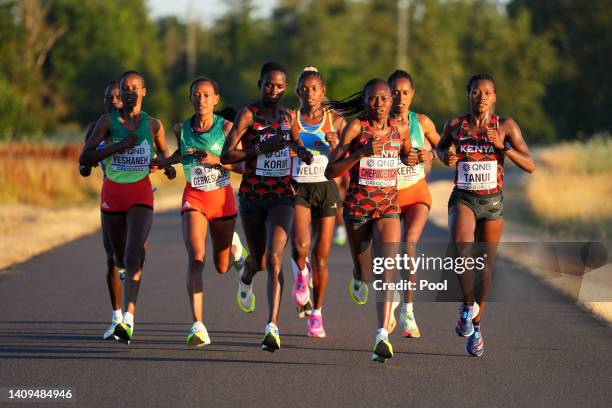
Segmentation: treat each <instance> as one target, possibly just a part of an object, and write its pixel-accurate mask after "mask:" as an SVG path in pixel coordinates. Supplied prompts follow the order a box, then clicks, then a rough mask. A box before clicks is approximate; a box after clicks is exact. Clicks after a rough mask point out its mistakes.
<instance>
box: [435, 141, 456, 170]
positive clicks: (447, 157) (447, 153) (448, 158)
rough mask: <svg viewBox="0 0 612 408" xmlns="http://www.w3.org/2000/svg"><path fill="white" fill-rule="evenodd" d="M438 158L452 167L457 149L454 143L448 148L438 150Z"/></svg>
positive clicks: (454, 163)
mask: <svg viewBox="0 0 612 408" xmlns="http://www.w3.org/2000/svg"><path fill="white" fill-rule="evenodd" d="M439 153H440V154H439V155H438V158H439V159H440V161H441V162H442V163H444V164H446V165H447V166H450V167H454V166H455V165H456V164H457V150H456V149H455V146H454V145H450V146H449V147H448V149H446V150H442V151H440V152H439Z"/></svg>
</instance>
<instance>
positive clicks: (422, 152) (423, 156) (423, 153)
mask: <svg viewBox="0 0 612 408" xmlns="http://www.w3.org/2000/svg"><path fill="white" fill-rule="evenodd" d="M417 155H418V157H419V159H418V160H419V163H424V162H426V161H431V160H433V155H432V154H431V152H430V151H429V150H427V149H423V148H422V147H421V148H419V149H418V151H417Z"/></svg>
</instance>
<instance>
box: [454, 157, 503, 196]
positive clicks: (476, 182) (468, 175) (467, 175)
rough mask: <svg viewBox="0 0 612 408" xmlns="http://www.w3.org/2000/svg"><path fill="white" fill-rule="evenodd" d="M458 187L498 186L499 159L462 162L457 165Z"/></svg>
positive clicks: (488, 187) (478, 188)
mask: <svg viewBox="0 0 612 408" xmlns="http://www.w3.org/2000/svg"><path fill="white" fill-rule="evenodd" d="M457 187H459V188H461V189H464V190H471V191H477V190H492V189H494V188H496V187H497V161H495V160H487V161H473V162H462V163H459V164H458V165H457Z"/></svg>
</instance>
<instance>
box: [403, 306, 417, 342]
mask: <svg viewBox="0 0 612 408" xmlns="http://www.w3.org/2000/svg"><path fill="white" fill-rule="evenodd" d="M400 324H401V325H402V336H404V337H414V338H418V337H421V333H420V332H419V327H418V326H417V323H416V320H415V319H414V312H409V311H405V312H402V313H401V314H400Z"/></svg>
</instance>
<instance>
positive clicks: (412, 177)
mask: <svg viewBox="0 0 612 408" xmlns="http://www.w3.org/2000/svg"><path fill="white" fill-rule="evenodd" d="M422 178H425V166H423V164H422V163H419V164H417V165H415V166H406V165H405V164H404V163H402V162H401V160H399V161H398V167H397V189H398V190H402V189H404V188H407V187H410V186H411V185H413V184H416V182H417V181H419V180H421V179H422Z"/></svg>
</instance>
